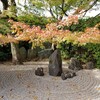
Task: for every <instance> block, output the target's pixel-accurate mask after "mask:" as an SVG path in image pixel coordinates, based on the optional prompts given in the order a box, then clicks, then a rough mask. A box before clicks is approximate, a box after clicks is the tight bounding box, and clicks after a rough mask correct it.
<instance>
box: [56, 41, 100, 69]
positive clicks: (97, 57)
mask: <svg viewBox="0 0 100 100" xmlns="http://www.w3.org/2000/svg"><path fill="white" fill-rule="evenodd" d="M58 47H59V48H60V50H61V53H62V58H64V59H68V58H71V57H76V58H78V59H79V60H80V61H81V62H82V63H86V62H89V61H92V62H94V64H95V66H96V67H97V68H100V44H92V43H88V44H86V45H83V46H78V45H73V44H72V43H67V42H63V43H61V44H60V45H59V46H58Z"/></svg>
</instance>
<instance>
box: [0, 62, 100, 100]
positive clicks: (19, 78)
mask: <svg viewBox="0 0 100 100" xmlns="http://www.w3.org/2000/svg"><path fill="white" fill-rule="evenodd" d="M47 66H48V64H47V63H45V64H44V63H25V65H16V66H13V65H3V64H0V100H100V70H98V69H94V70H81V71H79V72H77V76H76V77H74V78H71V79H67V80H62V79H61V78H60V77H53V76H49V75H48V69H47ZM36 67H44V71H45V76H43V77H40V76H36V75H35V74H34V70H35V69H36ZM63 67H64V70H65V69H66V68H65V67H66V66H65V65H63Z"/></svg>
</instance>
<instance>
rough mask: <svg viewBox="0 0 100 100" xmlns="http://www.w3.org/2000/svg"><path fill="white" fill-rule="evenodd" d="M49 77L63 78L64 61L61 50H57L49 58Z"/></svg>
mask: <svg viewBox="0 0 100 100" xmlns="http://www.w3.org/2000/svg"><path fill="white" fill-rule="evenodd" d="M48 67H49V75H52V76H61V73H62V59H61V53H60V50H58V49H57V50H55V51H54V52H53V53H52V54H51V56H50V58H49V66H48Z"/></svg>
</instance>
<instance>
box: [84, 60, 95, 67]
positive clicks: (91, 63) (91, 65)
mask: <svg viewBox="0 0 100 100" xmlns="http://www.w3.org/2000/svg"><path fill="white" fill-rule="evenodd" d="M94 66H95V65H94V63H93V62H91V61H90V62H87V63H86V66H85V67H86V69H93V68H95V67H94Z"/></svg>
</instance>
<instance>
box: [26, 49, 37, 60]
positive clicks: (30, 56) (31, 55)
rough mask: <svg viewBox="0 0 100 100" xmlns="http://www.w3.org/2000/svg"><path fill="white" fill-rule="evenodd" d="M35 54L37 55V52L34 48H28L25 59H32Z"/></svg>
mask: <svg viewBox="0 0 100 100" xmlns="http://www.w3.org/2000/svg"><path fill="white" fill-rule="evenodd" d="M37 55H38V52H37V50H36V48H35V49H29V50H28V55H27V59H28V60H32V59H33V58H36V57H37Z"/></svg>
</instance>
